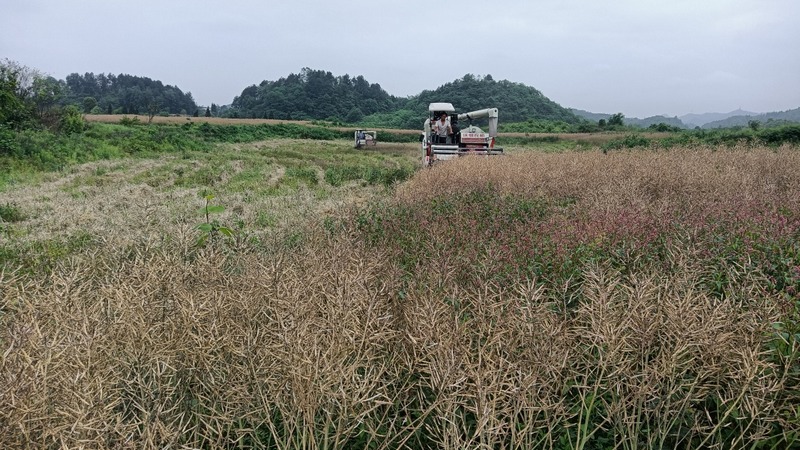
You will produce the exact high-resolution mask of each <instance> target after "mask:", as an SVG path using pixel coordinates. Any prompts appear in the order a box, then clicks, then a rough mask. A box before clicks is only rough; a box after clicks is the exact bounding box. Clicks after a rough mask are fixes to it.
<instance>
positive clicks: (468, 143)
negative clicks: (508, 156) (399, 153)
mask: <svg viewBox="0 0 800 450" xmlns="http://www.w3.org/2000/svg"><path fill="white" fill-rule="evenodd" d="M428 114H429V117H428V118H427V119H426V120H425V125H424V129H423V131H422V135H421V136H420V141H421V142H422V154H423V164H424V165H426V166H429V165H431V164H433V163H434V162H435V161H441V160H447V159H452V158H457V157H459V156H464V155H502V154H503V149H502V148H501V147H495V146H494V140H495V138H496V137H497V117H498V113H497V108H487V109H481V110H478V111H472V112H468V113H461V114H456V112H455V108H453V105H452V104H451V103H431V104H430V105H428ZM484 118H488V119H489V132H488V133H486V132H484V131H483V130H481V129H480V128H478V127H477V126H475V125H473V124H472V120H477V119H484ZM463 121H467V127H466V128H464V129H461V128H460V127H459V122H463Z"/></svg>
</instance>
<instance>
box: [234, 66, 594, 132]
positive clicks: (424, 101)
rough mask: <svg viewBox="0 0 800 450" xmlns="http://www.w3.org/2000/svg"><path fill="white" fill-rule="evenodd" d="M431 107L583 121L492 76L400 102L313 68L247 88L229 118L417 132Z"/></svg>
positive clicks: (519, 118)
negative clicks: (363, 125)
mask: <svg viewBox="0 0 800 450" xmlns="http://www.w3.org/2000/svg"><path fill="white" fill-rule="evenodd" d="M431 102H449V103H452V104H453V105H454V106H455V108H456V110H458V111H460V112H462V111H463V112H465V111H475V110H478V109H483V108H490V107H496V108H499V109H500V111H501V112H500V114H501V116H502V120H503V122H505V123H509V122H523V121H526V120H530V119H535V120H537V119H543V120H558V121H564V122H567V123H576V122H579V121H580V119H579V118H578V117H577V116H575V115H574V114H573V113H572V112H570V111H569V110H567V109H565V108H563V107H561V106H560V105H559V104H557V103H555V102H553V101H552V100H550V99H548V98H547V97H545V96H544V95H543V94H542V93H541V92H539V91H538V90H536V89H534V88H532V87H530V86H526V85H524V84H520V83H512V82H510V81H506V80H502V81H495V80H494V79H493V78H492V77H491V75H487V76H485V77H476V76H474V75H470V74H468V75H465V76H464V77H463V78H461V79H458V80H455V81H453V82H450V83H446V84H444V85H443V86H440V87H438V88H437V89H435V90H432V91H431V90H425V91H423V92H421V93H420V94H418V95H416V96H412V97H408V98H398V97H394V96H392V95H389V94H388V93H387V92H386V91H384V90H383V89H382V88H381V86H380V85H379V84H373V83H369V82H368V81H367V80H365V79H364V77H363V76H360V75H359V76H357V77H355V78H351V77H349V76H348V75H344V76H338V77H335V76H334V75H333V74H331V73H330V72H326V71H322V70H311V69H308V68H305V69H303V70H302V71H301V72H300V73H299V74H291V75H289V76H288V77H286V78H281V79H279V80H277V81H262V82H261V84H259V85H258V86H256V85H252V86H249V87H247V88H246V89H244V90H243V91H242V94H241V95H239V96H237V97H236V98H235V99H234V100H233V103H232V104H231V108H230V109H229V110H228V111H227V114H228V115H230V116H232V117H246V118H267V119H321V120H335V121H343V122H347V123H357V122H363V123H369V124H373V125H379V126H387V127H397V128H412V129H413V128H417V127H419V126H420V124H421V123H422V121H423V120H424V119H422V118H423V117H424V116H425V114H426V113H427V109H428V104H429V103H431Z"/></svg>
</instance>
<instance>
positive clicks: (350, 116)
mask: <svg viewBox="0 0 800 450" xmlns="http://www.w3.org/2000/svg"><path fill="white" fill-rule="evenodd" d="M363 118H364V113H363V112H361V110H360V109H359V108H358V107H357V106H354V107H353V109H351V110H350V112H349V113H347V117H346V118H345V122H347V123H358V122H361V119H363Z"/></svg>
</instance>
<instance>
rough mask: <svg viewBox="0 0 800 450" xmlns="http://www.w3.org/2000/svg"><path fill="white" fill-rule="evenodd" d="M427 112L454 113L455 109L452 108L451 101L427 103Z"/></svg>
mask: <svg viewBox="0 0 800 450" xmlns="http://www.w3.org/2000/svg"><path fill="white" fill-rule="evenodd" d="M428 112H446V113H448V114H449V113H454V112H456V109H455V108H453V104H452V103H431V104H430V105H428Z"/></svg>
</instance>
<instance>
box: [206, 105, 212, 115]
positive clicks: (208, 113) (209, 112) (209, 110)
mask: <svg viewBox="0 0 800 450" xmlns="http://www.w3.org/2000/svg"><path fill="white" fill-rule="evenodd" d="M206 117H211V108H208V107H206Z"/></svg>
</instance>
